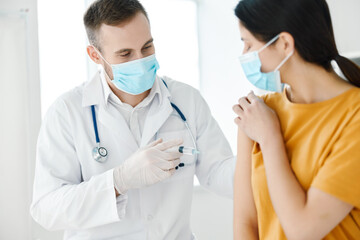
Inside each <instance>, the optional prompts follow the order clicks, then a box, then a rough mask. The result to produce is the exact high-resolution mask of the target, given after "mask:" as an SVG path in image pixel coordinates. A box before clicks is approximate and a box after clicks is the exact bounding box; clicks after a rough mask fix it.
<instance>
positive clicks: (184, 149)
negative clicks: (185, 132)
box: [179, 146, 200, 155]
mask: <svg viewBox="0 0 360 240" xmlns="http://www.w3.org/2000/svg"><path fill="white" fill-rule="evenodd" d="M179 152H181V153H183V154H186V155H196V154H199V153H200V152H199V151H198V150H196V149H195V148H191V147H184V146H180V147H179Z"/></svg>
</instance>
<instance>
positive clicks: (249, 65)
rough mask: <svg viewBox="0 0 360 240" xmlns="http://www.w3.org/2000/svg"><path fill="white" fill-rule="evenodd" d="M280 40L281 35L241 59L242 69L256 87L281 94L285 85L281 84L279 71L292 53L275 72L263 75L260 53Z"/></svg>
mask: <svg viewBox="0 0 360 240" xmlns="http://www.w3.org/2000/svg"><path fill="white" fill-rule="evenodd" d="M278 38H279V35H277V36H276V37H274V38H273V39H271V40H270V41H269V42H268V43H266V44H265V45H264V46H263V47H262V48H260V49H259V50H258V51H254V52H250V53H246V54H244V55H242V56H240V57H239V61H240V64H241V67H242V69H243V71H244V74H245V76H246V78H247V79H248V80H249V82H250V83H252V84H253V85H254V86H255V87H257V88H260V89H263V90H266V91H272V92H281V91H282V90H283V88H284V84H282V83H281V78H280V72H279V69H280V68H281V66H282V65H284V63H285V62H286V61H287V60H288V59H289V58H290V57H291V56H292V55H293V53H294V52H291V53H290V54H289V55H288V56H286V58H285V59H284V60H283V61H282V62H281V63H280V64H279V65H278V66H277V67H276V68H275V70H274V71H273V72H268V73H263V72H261V61H260V58H259V53H260V52H261V51H262V50H264V49H265V48H267V47H268V46H269V45H270V44H272V43H273V42H275V41H276V40H277V39H278Z"/></svg>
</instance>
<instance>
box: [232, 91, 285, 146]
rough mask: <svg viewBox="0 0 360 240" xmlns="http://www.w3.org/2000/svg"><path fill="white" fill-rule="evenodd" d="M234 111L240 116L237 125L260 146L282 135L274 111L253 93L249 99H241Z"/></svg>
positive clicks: (248, 96)
mask: <svg viewBox="0 0 360 240" xmlns="http://www.w3.org/2000/svg"><path fill="white" fill-rule="evenodd" d="M233 110H234V112H235V113H236V114H237V115H238V117H237V118H235V123H236V124H237V125H238V126H239V128H241V129H242V130H243V131H244V132H245V133H246V135H247V136H248V137H249V138H251V139H252V140H254V141H255V142H258V143H259V144H260V146H261V145H263V144H264V142H266V141H271V138H272V136H274V134H278V133H281V130H280V122H279V119H278V117H277V115H276V113H275V112H274V110H272V109H271V108H269V107H268V106H267V105H266V104H265V103H264V101H263V100H262V99H261V98H258V97H257V96H255V94H254V93H253V92H252V91H251V92H250V93H249V94H248V95H247V97H242V98H240V99H239V104H236V105H234V107H233Z"/></svg>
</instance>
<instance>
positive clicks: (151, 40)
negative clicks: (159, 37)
mask: <svg viewBox="0 0 360 240" xmlns="http://www.w3.org/2000/svg"><path fill="white" fill-rule="evenodd" d="M152 42H154V39H153V38H152V39H150V40H149V41H147V42H146V43H145V44H144V45H143V47H145V46H146V45H148V44H149V43H152Z"/></svg>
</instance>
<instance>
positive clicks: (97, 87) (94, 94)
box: [82, 72, 103, 107]
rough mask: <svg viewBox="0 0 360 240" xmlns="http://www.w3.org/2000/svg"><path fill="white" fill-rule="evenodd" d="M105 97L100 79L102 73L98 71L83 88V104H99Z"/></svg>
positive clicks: (84, 105) (85, 105)
mask: <svg viewBox="0 0 360 240" xmlns="http://www.w3.org/2000/svg"><path fill="white" fill-rule="evenodd" d="M101 99H103V89H102V84H101V80H100V73H99V72H97V73H96V74H95V75H94V77H93V78H92V79H91V80H90V81H88V82H86V83H85V85H84V88H83V97H82V106H83V107H88V106H91V105H98V104H99V103H100V102H101Z"/></svg>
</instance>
